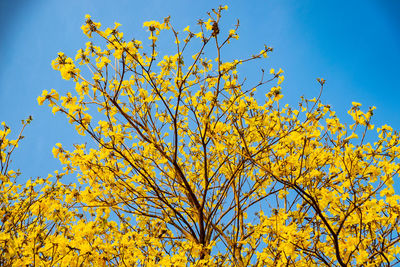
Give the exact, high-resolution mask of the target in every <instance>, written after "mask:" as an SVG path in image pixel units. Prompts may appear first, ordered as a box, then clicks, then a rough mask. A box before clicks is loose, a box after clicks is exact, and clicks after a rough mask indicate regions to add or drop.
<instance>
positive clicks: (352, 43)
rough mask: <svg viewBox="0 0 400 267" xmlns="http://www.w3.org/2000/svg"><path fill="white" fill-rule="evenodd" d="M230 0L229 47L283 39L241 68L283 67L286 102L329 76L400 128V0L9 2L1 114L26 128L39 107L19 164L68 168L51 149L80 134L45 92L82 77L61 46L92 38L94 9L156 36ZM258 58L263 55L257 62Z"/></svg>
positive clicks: (29, 169) (342, 111) (346, 100)
mask: <svg viewBox="0 0 400 267" xmlns="http://www.w3.org/2000/svg"><path fill="white" fill-rule="evenodd" d="M219 4H222V5H225V4H228V6H229V9H228V12H226V13H225V16H224V17H223V21H224V25H225V27H226V29H228V26H231V25H234V24H235V23H236V19H237V18H238V19H240V24H241V27H240V29H239V35H240V39H239V40H238V41H236V42H233V43H232V44H231V46H230V48H229V49H227V50H226V51H225V53H226V54H225V55H226V56H227V57H230V58H239V57H246V55H251V54H252V53H256V52H259V51H260V50H261V49H262V48H263V47H264V44H267V45H268V46H272V47H274V52H273V53H272V54H271V55H270V57H269V59H268V60H267V62H266V63H265V62H264V63H262V64H261V65H256V69H254V68H253V69H249V68H244V69H243V70H242V72H241V73H240V75H241V76H242V77H245V76H246V77H248V81H249V82H251V80H253V81H254V82H256V81H258V80H257V79H258V77H259V76H258V74H259V72H258V71H259V70H258V69H259V68H264V69H266V70H268V69H269V68H271V67H273V68H282V69H283V70H284V71H285V78H286V79H285V82H284V84H283V94H284V95H285V98H284V102H288V103H290V104H293V105H295V104H296V103H297V102H298V101H299V99H300V96H301V95H305V96H307V97H310V98H312V97H314V96H316V95H317V94H318V91H319V87H318V84H317V82H316V81H315V79H316V78H317V77H323V78H325V79H326V80H327V83H326V88H325V91H324V93H323V97H322V100H323V102H324V103H329V104H331V105H332V107H333V109H334V110H335V111H337V114H339V116H340V117H341V118H342V119H343V120H344V121H346V120H348V115H347V110H348V109H349V108H350V107H351V102H352V101H357V102H361V103H362V104H363V107H364V108H365V109H367V108H368V107H369V106H373V105H374V106H376V107H377V110H376V113H375V114H376V116H375V119H374V122H375V124H376V125H382V124H389V125H391V126H393V127H394V128H395V129H400V115H399V114H400V105H399V104H398V100H399V99H400V73H399V72H400V68H399V65H398V64H399V62H400V51H399V47H400V19H399V17H398V16H396V14H398V12H400V2H399V1H394V0H393V1H389V0H363V1H343V0H336V1H317V0H315V1H310V0H302V1H296V0H291V1H289V0H264V1H229V2H228V1H183V0H181V1H165V0H148V1H134V0H131V1H127V0H125V1H123V0H115V1H105V0H97V1H88V0H80V1H78V0H70V1H50V0H49V1H28V0H26V1H22V0H2V1H0V23H1V25H2V27H1V28H0V32H1V36H2V40H1V42H0V55H1V60H0V121H6V123H7V124H8V125H10V126H11V127H12V129H14V131H17V129H18V128H19V125H20V120H21V119H24V118H26V117H27V116H29V115H32V116H33V117H34V121H33V123H32V124H31V125H30V126H29V127H28V129H27V130H26V132H25V136H26V138H25V139H24V140H23V142H22V143H21V146H20V149H19V150H18V151H17V152H16V154H15V157H14V164H13V165H14V166H15V168H20V169H21V170H22V171H23V173H24V174H25V176H28V177H29V176H33V177H35V176H47V174H48V173H49V172H52V171H54V170H55V169H57V168H59V165H58V161H57V160H56V159H53V157H52V154H51V148H52V147H53V146H54V144H55V143H58V142H61V143H63V144H66V145H71V144H72V143H76V142H79V141H80V139H79V137H78V136H77V135H76V134H75V131H74V129H73V127H71V126H69V124H68V123H67V120H66V119H65V118H64V117H63V116H62V115H59V116H53V114H52V113H51V111H50V109H49V108H47V107H46V106H38V105H37V101H36V98H37V96H38V95H40V94H41V92H42V90H45V89H47V90H48V89H51V88H55V89H57V90H59V91H60V92H63V93H65V92H66V91H68V90H73V88H74V85H73V83H72V82H66V81H64V80H62V79H61V77H60V75H59V73H58V72H56V71H54V70H52V68H51V65H50V63H51V60H52V59H54V58H55V57H56V56H57V53H58V52H60V51H63V52H65V53H66V54H67V55H70V56H74V55H75V53H76V51H77V50H78V49H80V48H81V47H84V44H85V42H87V38H86V37H85V36H84V35H83V33H82V31H81V29H80V26H81V25H82V24H83V22H84V16H85V14H90V15H91V16H92V17H93V19H94V20H95V21H100V22H101V23H102V25H103V26H112V25H113V23H114V22H120V23H121V24H122V27H121V29H122V31H123V32H124V33H125V36H128V37H133V36H134V37H135V38H136V39H145V38H147V35H146V31H145V29H143V27H142V23H143V21H146V20H162V19H163V18H164V17H166V16H168V15H171V18H172V22H173V24H174V25H175V28H176V29H178V30H179V29H180V30H182V29H183V28H184V27H185V26H186V25H193V26H194V25H195V24H196V21H197V19H199V18H205V17H206V12H207V11H209V10H210V9H211V8H214V7H217V6H218V5H219ZM257 64H258V63H257Z"/></svg>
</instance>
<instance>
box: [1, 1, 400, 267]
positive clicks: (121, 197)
mask: <svg viewBox="0 0 400 267" xmlns="http://www.w3.org/2000/svg"><path fill="white" fill-rule="evenodd" d="M224 9H226V7H219V8H218V9H217V10H212V12H210V13H209V14H208V16H209V18H208V19H207V20H204V21H203V20H199V23H198V24H199V27H200V31H199V32H197V33H195V32H192V30H190V28H189V27H187V28H185V29H184V31H183V33H179V32H178V31H176V30H175V29H174V28H173V26H172V24H171V22H170V19H169V18H166V19H164V21H163V22H162V23H161V22H156V21H150V22H145V23H144V27H145V28H147V29H148V31H149V40H150V41H149V42H150V46H149V47H150V48H149V49H147V48H146V46H144V45H143V43H142V42H141V41H138V40H135V39H133V40H131V41H125V40H124V39H123V33H122V32H120V30H119V26H120V24H118V23H116V24H115V27H113V28H107V29H106V30H104V31H102V30H101V29H100V28H101V25H100V23H97V22H94V21H93V20H92V19H91V17H90V16H88V15H87V16H86V22H85V24H84V25H83V26H82V30H83V32H84V33H85V34H86V35H87V36H88V37H89V38H92V35H96V36H95V38H98V41H99V42H103V43H104V47H103V48H102V47H100V46H96V45H95V44H94V43H92V42H88V43H86V48H85V49H80V50H79V51H78V53H77V55H76V57H75V60H73V59H72V58H69V57H67V56H66V55H64V54H63V53H59V55H58V57H57V58H56V59H55V60H54V61H53V63H52V65H53V67H54V68H55V69H56V70H59V71H60V73H61V75H62V78H64V79H66V80H72V81H73V82H74V83H75V91H74V92H67V93H66V94H65V95H64V96H61V97H60V96H59V93H58V92H57V91H56V90H54V89H52V90H50V92H48V91H43V94H42V96H40V97H39V98H38V102H39V104H43V103H45V102H46V103H48V104H49V106H50V107H52V111H53V113H63V114H65V116H66V117H67V118H68V119H69V122H70V123H71V124H73V125H75V127H76V130H77V132H78V133H79V134H81V135H83V136H88V139H87V142H86V143H83V144H75V145H74V148H73V149H72V150H68V149H67V148H65V147H64V146H63V145H61V144H57V145H56V147H55V148H54V149H53V154H54V156H55V157H57V158H58V159H59V160H60V161H61V163H62V164H63V165H64V168H63V172H62V173H57V175H58V176H57V177H56V180H54V179H53V180H54V181H53V180H52V181H53V182H48V183H49V185H47V186H44V190H42V191H44V192H48V191H49V190H50V189H51V190H50V191H51V192H53V193H52V197H47V198H46V204H47V207H53V206H54V207H56V208H51V209H49V208H47V209H48V212H39V211H40V209H36V212H33V213H32V214H31V215H30V216H31V218H34V219H35V218H39V217H40V216H42V217H40V220H39V219H37V220H39V221H40V222H42V224H41V225H42V226H41V228H40V227H39V229H41V230H40V231H36V230H33V229H30V228H29V227H28V228H29V229H30V231H28V233H35V234H30V237H29V238H26V241H25V243H24V244H22V245H21V246H20V247H16V248H15V250H14V252H10V251H7V252H5V253H3V255H2V256H3V258H4V259H5V262H12V263H13V264H19V265H22V264H24V263H28V264H29V263H32V262H34V264H38V265H57V264H60V265H87V264H93V265H100V266H102V265H103V266H105V265H123V266H124V265H127V266H131V265H135V266H136V265H138V266H142V265H143V266H148V265H157V266H182V265H185V266H186V265H187V264H194V265H198V266H202V265H204V266H248V265H253V266H275V265H276V266H281V265H282V266H283V265H290V266H309V265H323V266H353V265H360V266H376V265H383V266H386V265H388V266H389V265H394V264H396V263H398V262H399V258H400V247H399V245H398V243H399V240H400V236H399V226H398V225H399V213H400V209H399V208H400V206H399V196H398V195H397V194H395V191H394V188H393V185H394V179H396V178H397V177H398V171H399V167H400V165H399V160H398V159H399V152H400V146H399V133H398V132H396V131H393V129H392V128H390V127H389V126H386V125H385V126H382V127H381V128H378V129H377V130H378V134H379V136H378V137H379V139H378V141H376V142H374V143H373V144H371V143H368V142H367V139H369V138H370V137H369V136H368V137H367V134H369V133H370V132H371V131H372V130H373V129H374V126H373V125H372V124H371V118H372V115H373V110H374V107H372V108H370V109H369V110H368V111H366V112H363V111H362V110H361V108H360V106H361V105H360V104H359V103H355V102H353V107H352V108H351V109H350V111H349V114H350V115H351V117H352V119H353V124H351V125H350V126H346V125H344V124H342V123H340V121H339V119H338V118H337V116H336V115H335V112H334V111H332V110H331V108H330V106H329V105H325V104H323V103H321V101H320V96H321V94H320V95H319V96H318V97H317V98H313V99H304V98H303V99H302V101H301V102H300V103H299V107H298V108H293V107H290V106H288V105H285V106H284V107H282V104H280V100H281V99H282V97H283V96H282V93H281V87H280V86H281V84H282V82H283V81H284V76H283V75H282V74H283V71H282V70H279V71H275V70H274V69H271V70H270V72H269V74H267V73H264V71H263V72H262V76H261V79H260V80H259V81H257V82H256V83H255V84H252V85H247V83H245V82H244V79H243V78H240V77H239V73H238V69H239V68H240V65H241V64H249V63H250V62H253V61H254V60H262V59H263V58H266V57H267V54H268V53H270V52H271V51H272V48H270V47H268V46H265V48H264V49H263V50H262V51H261V52H260V53H258V54H256V55H253V56H251V57H249V58H248V59H241V60H234V61H232V62H228V61H224V60H223V55H222V54H223V48H224V47H225V46H227V45H228V44H229V43H230V42H231V41H232V40H233V39H237V38H238V34H237V29H238V27H239V23H237V25H236V26H235V27H234V29H232V30H230V31H229V32H228V33H226V34H225V33H223V32H222V31H221V32H220V29H219V27H220V19H221V14H222V12H223V10H224ZM161 31H167V32H170V33H171V36H172V39H173V40H174V41H175V44H176V50H175V51H174V52H172V54H171V55H165V56H163V57H161V56H159V55H158V52H157V44H158V38H159V36H160V32H161ZM182 34H183V36H182ZM199 44H200V45H199ZM196 47H198V48H197V49H196ZM188 54H189V55H192V56H191V57H190V56H188ZM206 55H209V57H210V56H211V57H215V60H213V59H212V58H207V57H206ZM85 67H87V69H88V70H86V69H85ZM275 82H276V84H274V85H273V86H272V88H270V90H267V91H268V92H267V93H266V94H265V96H263V98H261V97H257V95H258V92H259V91H260V90H261V91H265V90H266V88H267V85H266V84H267V83H275ZM318 82H319V84H320V86H321V93H322V90H323V86H324V83H325V80H323V79H318ZM260 101H261V102H262V104H259V102H260ZM65 175H67V176H71V175H73V176H75V177H76V178H77V184H74V183H71V184H65V183H63V182H62V181H63V180H65V178H64V176H65ZM3 176H4V175H3ZM40 181H42V180H40ZM41 183H43V181H42V182H41ZM25 188H32V187H30V185H29V184H27V185H25ZM46 190H47V191H46ZM36 193H37V195H38V196H37V198H36V199H35V201H34V203H39V202H40V201H39V199H40V197H41V196H49V194H47V195H46V193H43V192H41V191H39V190H37V191H36ZM22 201H23V198H22ZM16 202H17V203H18V200H16ZM39 206H40V205H39ZM42 206H43V205H42ZM43 207H44V206H43ZM39 215H40V216H39ZM22 228H23V227H22ZM25 229H27V228H26V227H25ZM14 231H15V233H16V236H26V235H29V234H24V232H23V230H19V229H15V230H14ZM36 236H39V237H40V238H39V240H40V242H39V241H38V238H36ZM0 240H3V239H0ZM2 244H5V243H4V241H3V243H2Z"/></svg>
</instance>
